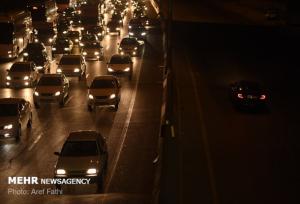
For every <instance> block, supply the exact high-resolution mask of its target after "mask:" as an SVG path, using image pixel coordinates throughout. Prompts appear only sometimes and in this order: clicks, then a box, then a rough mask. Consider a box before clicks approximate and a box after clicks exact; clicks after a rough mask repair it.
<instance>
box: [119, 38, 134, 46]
mask: <svg viewBox="0 0 300 204" xmlns="http://www.w3.org/2000/svg"><path fill="white" fill-rule="evenodd" d="M132 44H133V45H134V44H136V39H134V38H124V39H123V40H122V41H121V45H132Z"/></svg>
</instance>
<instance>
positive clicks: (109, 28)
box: [106, 21, 121, 35]
mask: <svg viewBox="0 0 300 204" xmlns="http://www.w3.org/2000/svg"><path fill="white" fill-rule="evenodd" d="M106 33H107V34H118V35H121V29H120V23H119V22H118V21H109V22H108V23H107V25H106Z"/></svg>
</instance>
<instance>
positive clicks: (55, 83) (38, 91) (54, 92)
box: [33, 74, 70, 108]
mask: <svg viewBox="0 0 300 204" xmlns="http://www.w3.org/2000/svg"><path fill="white" fill-rule="evenodd" d="M69 86H70V85H69V80H68V79H67V78H66V77H65V75H63V74H44V75H43V76H42V77H41V78H40V80H39V82H38V84H37V86H36V88H35V90H34V92H33V101H34V105H35V107H36V108H39V107H40V103H43V102H56V103H59V104H60V106H64V104H65V100H66V98H67V97H68V94H69Z"/></svg>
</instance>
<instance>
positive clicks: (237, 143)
mask: <svg viewBox="0 0 300 204" xmlns="http://www.w3.org/2000/svg"><path fill="white" fill-rule="evenodd" d="M204 9H205V8H204ZM212 12H213V10H212V11H211V14H210V15H213V13H212ZM199 15H200V16H201V15H203V13H201V10H199ZM215 15H218V14H215ZM220 15H222V16H223V17H226V13H222V14H220ZM216 19H217V18H216ZM234 19H236V20H234ZM172 26H173V27H172V45H171V46H172V70H171V75H172V77H173V81H172V82H171V84H172V85H173V92H172V94H171V98H170V100H171V101H172V105H173V114H171V115H170V116H169V120H170V121H171V125H173V127H174V129H175V131H173V134H172V131H169V132H167V134H166V136H165V150H164V161H166V163H165V164H163V172H162V180H163V183H162V196H161V203H168V201H171V202H170V203H195V202H197V203H214V204H225V203H226V204H229V203H230V204H233V203H234V204H240V203H243V204H246V203H249V204H250V203H251V204H253V203H256V204H260V203H261V204H265V203H273V204H274V203H276V204H282V203H291V204H294V203H299V202H300V201H299V196H298V195H299V184H300V179H299V173H298V172H299V149H300V148H299V135H300V131H299V117H298V115H299V98H300V97H299V91H298V87H299V86H298V85H297V84H298V83H297V81H298V79H297V78H298V76H299V69H298V68H297V67H299V60H297V59H299V56H298V52H297V51H296V50H297V49H298V48H299V42H300V41H299V34H300V33H299V29H297V28H294V27H289V26H276V25H273V26H261V22H258V23H257V25H255V24H252V25H244V24H243V23H241V19H240V18H238V16H236V18H234V15H233V14H230V15H229V17H228V18H224V20H222V21H219V20H216V21H214V22H209V23H206V22H205V21H204V22H198V23H196V22H194V23H187V22H174V23H173V25H172ZM242 79H245V80H253V81H257V82H259V83H261V84H263V85H264V86H265V87H267V89H268V92H269V94H270V99H269V100H270V102H269V104H268V109H267V110H266V111H263V112H258V113H249V112H248V113H245V112H240V111H238V110H236V109H235V108H234V107H233V105H232V103H231V102H230V100H229V95H228V88H229V84H230V83H231V82H234V81H238V80H242ZM174 133H175V134H174ZM174 169H175V171H174Z"/></svg>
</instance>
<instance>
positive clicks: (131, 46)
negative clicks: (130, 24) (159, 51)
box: [119, 37, 144, 56]
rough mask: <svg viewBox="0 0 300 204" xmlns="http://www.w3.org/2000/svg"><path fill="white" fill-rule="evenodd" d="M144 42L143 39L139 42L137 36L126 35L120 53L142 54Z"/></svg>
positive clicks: (120, 46)
mask: <svg viewBox="0 0 300 204" xmlns="http://www.w3.org/2000/svg"><path fill="white" fill-rule="evenodd" d="M143 44H144V42H143V41H141V42H139V41H138V40H137V39H136V38H128V37H125V38H123V39H122V41H121V43H120V45H119V53H120V54H121V55H124V54H128V55H130V56H140V55H141V49H142V45H143Z"/></svg>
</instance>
